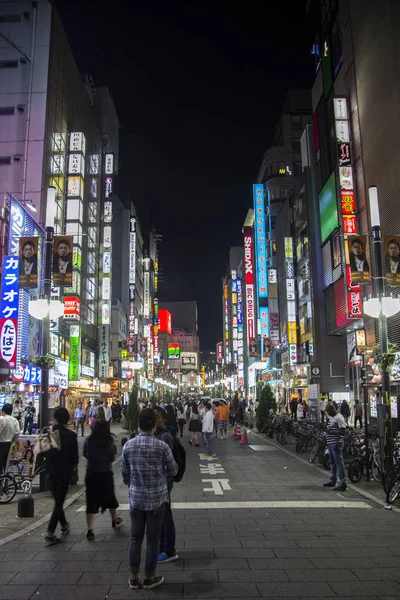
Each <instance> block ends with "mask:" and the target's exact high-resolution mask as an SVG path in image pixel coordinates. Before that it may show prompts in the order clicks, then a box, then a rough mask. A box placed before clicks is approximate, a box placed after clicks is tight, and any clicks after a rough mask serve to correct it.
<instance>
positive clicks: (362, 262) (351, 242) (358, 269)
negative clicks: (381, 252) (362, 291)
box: [347, 235, 371, 283]
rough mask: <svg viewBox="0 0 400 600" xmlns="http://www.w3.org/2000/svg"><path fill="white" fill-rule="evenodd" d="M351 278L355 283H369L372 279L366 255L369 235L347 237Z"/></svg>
mask: <svg viewBox="0 0 400 600" xmlns="http://www.w3.org/2000/svg"><path fill="white" fill-rule="evenodd" d="M347 248H348V253H349V263H350V270H351V279H352V282H353V283H368V282H369V281H370V280H371V273H370V269H369V263H368V260H367V256H366V249H367V236H366V235H349V236H348V238H347Z"/></svg>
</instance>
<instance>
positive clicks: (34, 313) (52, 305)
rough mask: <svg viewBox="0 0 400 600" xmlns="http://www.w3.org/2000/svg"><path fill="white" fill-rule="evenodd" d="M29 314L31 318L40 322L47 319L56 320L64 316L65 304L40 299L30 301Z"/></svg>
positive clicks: (58, 301)
mask: <svg viewBox="0 0 400 600" xmlns="http://www.w3.org/2000/svg"><path fill="white" fill-rule="evenodd" d="M28 312H29V314H30V315H31V317H33V318H34V319H38V320H39V321H43V319H45V318H46V317H49V318H50V319H51V320H55V319H59V318H60V317H62V316H63V315H64V303H63V302H61V301H60V300H48V299H47V298H38V299H37V300H30V301H29V307H28Z"/></svg>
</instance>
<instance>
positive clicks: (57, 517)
mask: <svg viewBox="0 0 400 600" xmlns="http://www.w3.org/2000/svg"><path fill="white" fill-rule="evenodd" d="M53 418H54V421H55V424H54V425H53V430H54V431H58V433H59V436H60V450H59V451H58V452H56V453H55V454H49V455H48V456H47V457H46V463H45V464H46V471H47V475H48V479H49V487H50V491H51V493H52V495H53V498H54V507H53V512H52V514H51V517H50V521H49V524H48V526H47V534H46V537H45V544H46V545H47V546H52V545H53V544H60V543H61V542H62V539H61V538H59V537H57V536H56V535H55V531H56V528H57V524H58V523H60V525H61V533H62V534H64V535H66V534H67V533H69V523H68V521H67V519H66V518H65V514H64V508H63V506H64V501H65V497H66V495H67V492H68V486H69V484H70V481H71V476H72V472H73V469H74V467H76V465H77V464H78V462H79V455H78V438H77V436H76V433H74V432H73V431H71V430H70V429H68V427H67V424H68V421H69V418H70V416H69V412H68V411H67V409H66V408H63V407H59V408H56V409H55V411H54V415H53Z"/></svg>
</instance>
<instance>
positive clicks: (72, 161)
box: [68, 153, 85, 177]
mask: <svg viewBox="0 0 400 600" xmlns="http://www.w3.org/2000/svg"><path fill="white" fill-rule="evenodd" d="M68 175H82V177H84V176H85V159H84V157H83V154H76V153H74V154H70V155H69V156H68Z"/></svg>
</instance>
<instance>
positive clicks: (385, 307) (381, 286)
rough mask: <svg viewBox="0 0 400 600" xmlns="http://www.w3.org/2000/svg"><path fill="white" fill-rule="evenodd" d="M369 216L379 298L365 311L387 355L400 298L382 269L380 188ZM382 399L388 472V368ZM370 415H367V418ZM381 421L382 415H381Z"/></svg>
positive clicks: (371, 198)
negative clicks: (389, 290)
mask: <svg viewBox="0 0 400 600" xmlns="http://www.w3.org/2000/svg"><path fill="white" fill-rule="evenodd" d="M368 196H369V214H370V221H371V233H372V238H373V255H374V266H375V285H376V297H373V298H369V299H368V300H367V301H366V302H365V303H364V312H365V313H366V314H367V315H370V316H372V317H374V318H377V319H378V330H379V346H380V354H386V353H387V352H388V349H389V341H388V330H387V318H388V317H390V316H393V315H395V314H396V313H397V312H399V310H400V302H399V300H398V298H391V297H388V296H385V282H384V275H383V269H382V254H381V250H382V235H381V221H380V215H379V202H378V190H377V188H376V186H371V187H370V188H369V189H368ZM381 376H382V380H381V381H382V398H383V403H384V406H385V436H384V453H383V456H382V461H383V464H382V466H383V469H384V470H387V469H388V468H389V466H390V464H391V461H390V448H389V445H390V443H391V442H390V440H391V437H392V415H391V409H390V378H389V372H388V371H387V369H382V373H381ZM366 417H367V415H365V418H366ZM378 418H379V412H378Z"/></svg>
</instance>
